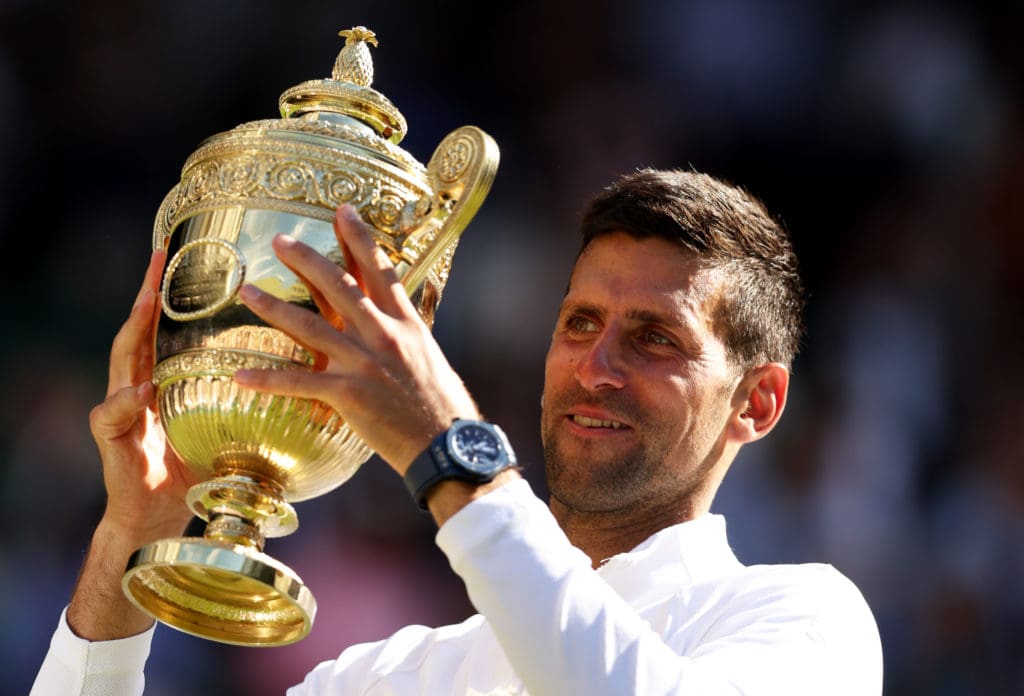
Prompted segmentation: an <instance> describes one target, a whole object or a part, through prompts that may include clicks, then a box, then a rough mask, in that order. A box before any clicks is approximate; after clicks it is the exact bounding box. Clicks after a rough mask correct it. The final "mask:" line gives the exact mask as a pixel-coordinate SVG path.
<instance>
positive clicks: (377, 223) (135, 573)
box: [122, 27, 498, 646]
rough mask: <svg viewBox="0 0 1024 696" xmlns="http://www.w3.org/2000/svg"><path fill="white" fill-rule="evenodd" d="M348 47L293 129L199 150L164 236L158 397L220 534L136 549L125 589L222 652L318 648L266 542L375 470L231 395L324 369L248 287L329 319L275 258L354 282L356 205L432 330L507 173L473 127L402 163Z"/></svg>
mask: <svg viewBox="0 0 1024 696" xmlns="http://www.w3.org/2000/svg"><path fill="white" fill-rule="evenodd" d="M340 35H341V36H344V37H345V38H346V41H345V46H344V48H342V49H341V52H340V54H339V55H338V58H337V60H336V62H335V65H334V69H333V71H332V76H331V78H330V79H323V80H312V81H308V82H304V83H302V84H299V85H296V86H295V87H292V88H291V89H289V90H287V91H285V92H284V94H282V95H281V98H280V103H279V106H280V111H281V115H282V117H283V118H281V119H275V120H262V121H254V122H251V123H244V124H242V125H240V126H238V127H237V128H234V129H232V130H230V131H227V132H224V133H219V134H217V135H214V136H212V137H210V138H208V139H206V140H205V141H203V142H202V143H201V144H200V145H199V147H198V148H197V149H196V151H195V152H194V153H193V154H192V155H191V156H190V157H189V158H188V159H187V160H186V162H185V165H184V167H183V168H182V174H181V181H180V182H179V183H178V184H177V185H176V186H175V187H174V188H173V189H172V190H171V191H170V193H168V195H167V196H166V198H165V199H164V201H163V203H162V205H161V206H160V209H159V211H158V213H157V217H156V223H155V225H154V231H153V247H154V249H161V248H166V249H167V252H168V262H167V266H166V268H165V270H164V276H163V281H162V287H161V303H162V312H161V316H160V319H159V323H158V326H157V333H156V366H155V368H154V373H153V381H154V383H155V384H156V387H157V402H158V405H159V414H160V420H161V423H162V425H163V428H164V430H165V431H166V435H167V439H168V442H169V443H170V445H171V446H172V447H173V448H174V451H175V452H177V454H178V455H179V456H180V457H181V459H182V460H183V461H184V462H185V464H186V465H187V466H188V467H189V469H190V470H191V471H192V472H193V473H194V474H195V475H196V477H197V479H198V480H199V483H197V484H196V485H194V486H193V487H192V488H191V489H190V490H189V492H188V494H187V497H186V503H187V504H188V506H189V508H190V509H191V510H192V511H193V512H194V514H196V515H197V516H199V517H201V518H202V519H204V520H206V522H207V525H206V531H205V533H204V535H203V536H202V537H184V538H176V539H163V540H160V541H157V542H155V543H152V544H149V545H147V546H144V547H143V548H141V549H139V550H138V551H136V552H135V554H133V556H132V557H131V559H130V560H129V562H128V567H127V570H126V572H125V575H124V578H123V581H122V587H123V589H124V591H125V593H126V594H127V596H128V597H129V598H130V599H131V600H132V602H133V603H135V605H136V606H138V607H139V608H141V609H142V610H143V611H145V612H147V613H149V614H150V615H152V616H153V617H154V618H156V619H158V620H159V621H161V622H163V623H166V624H168V625H170V626H173V627H174V628H177V629H179V630H182V631H185V632H186V633H191V634H193V635H197V636H201V637H203V638H208V639H211V640H216V641H220V642H225V643H232V644H237V645H254V646H271V645H284V644H287V643H292V642H294V641H297V640H300V639H301V638H303V637H305V636H306V634H308V633H309V631H310V629H311V628H312V623H313V619H314V616H315V613H316V602H315V600H314V599H313V595H312V593H311V592H310V591H309V589H308V588H307V587H306V586H305V585H304V584H303V583H302V580H301V579H300V578H299V576H298V575H296V574H295V573H294V572H293V571H292V570H291V569H290V568H288V567H287V566H285V565H284V564H283V563H280V562H279V561H277V560H275V559H274V558H272V557H270V556H269V555H267V554H265V553H263V546H264V542H265V540H266V538H268V537H277V536H283V535H286V534H290V533H291V532H293V531H295V529H296V528H297V526H298V517H297V515H296V513H295V510H294V508H293V507H292V505H291V503H294V502H297V501H301V500H306V499H309V498H313V497H316V496H320V495H323V494H324V493H327V492H328V491H330V490H332V489H334V488H336V487H337V486H339V485H341V484H342V483H344V482H345V481H346V480H347V479H349V478H350V477H351V476H352V475H353V474H354V473H355V472H356V470H357V469H358V468H359V466H360V465H361V464H362V463H363V462H364V461H366V459H368V458H369V456H370V455H371V451H370V450H369V449H368V448H367V447H366V445H365V444H364V443H363V442H362V441H361V440H360V439H359V438H358V437H356V436H355V435H354V434H353V433H352V432H351V431H350V430H349V428H348V427H347V426H346V424H345V422H344V421H343V420H342V419H341V418H340V417H339V415H338V414H337V413H336V412H335V411H334V410H333V409H332V408H331V407H329V406H327V405H326V404H324V403H322V402H319V401H316V400H311V399H299V398H292V397H283V396H278V395H274V394H264V393H259V392H255V391H252V390H249V389H243V388H241V387H239V386H238V385H236V384H235V383H234V381H233V380H232V375H233V373H234V372H235V370H238V369H242V368H259V369H274V370H304V369H312V368H313V367H314V358H313V356H312V355H311V354H310V353H309V352H308V351H306V350H305V349H304V348H303V347H302V346H300V345H298V344H297V343H296V342H295V341H293V340H292V339H291V338H289V337H288V336H287V335H286V334H284V333H283V332H282V331H279V330H278V329H275V328H273V327H270V326H268V325H267V324H266V323H264V322H263V321H262V320H260V319H259V318H257V317H256V315H255V314H253V313H252V312H251V311H250V310H249V309H248V308H246V307H245V305H244V304H242V302H241V301H240V300H239V299H238V297H237V292H238V290H239V288H240V287H241V286H242V284H243V283H251V284H253V285H256V286H258V287H259V288H260V289H261V290H263V291H265V292H268V293H271V294H273V295H275V296H277V297H279V298H282V299H285V300H287V301H289V302H292V303H295V304H297V305H300V306H303V307H306V308H308V309H310V310H312V311H317V309H316V306H315V303H314V302H313V300H312V298H311V297H310V294H309V291H308V290H307V288H306V287H305V285H304V284H303V283H302V281H301V280H300V279H299V278H297V277H296V276H295V275H294V274H293V273H292V272H291V271H290V270H289V269H288V268H287V267H285V266H284V265H283V264H282V263H280V261H278V259H277V258H276V256H275V255H274V252H273V250H272V249H271V244H270V242H271V239H272V238H273V237H274V235H276V234H278V233H286V234H289V235H291V236H293V237H294V238H296V239H299V240H301V241H303V242H305V243H306V244H308V245H310V246H312V247H313V248H315V249H316V250H317V251H319V252H320V253H322V254H324V255H325V256H326V257H327V258H329V259H331V260H332V261H335V262H336V263H338V264H339V265H341V266H343V265H344V259H343V254H342V252H341V250H340V249H339V248H338V243H337V240H336V238H335V235H334V231H333V227H332V221H333V218H334V211H335V209H336V208H337V207H338V206H340V205H342V204H350V205H353V206H355V208H356V209H357V210H358V211H359V213H360V216H361V217H362V218H363V220H364V221H366V223H367V224H368V226H369V227H370V228H371V232H372V234H373V235H374V238H375V240H376V242H377V244H378V245H379V246H380V247H381V248H382V249H383V250H384V251H385V252H386V253H387V254H388V256H389V258H390V259H391V260H392V262H393V263H394V264H395V266H396V269H397V270H398V272H399V275H400V276H401V278H402V282H403V284H404V286H405V288H406V290H407V291H408V293H409V294H410V297H412V299H413V301H414V303H415V305H416V307H417V309H418V311H419V312H420V315H421V316H422V317H423V319H424V320H425V321H426V322H427V323H428V324H432V322H433V316H434V310H435V309H436V306H437V303H438V302H439V300H440V297H441V292H442V290H443V289H444V286H445V283H446V282H447V279H448V273H449V270H450V268H451V261H452V255H453V254H454V251H455V246H456V244H457V242H458V239H459V235H460V234H461V233H462V231H463V229H465V227H466V225H467V224H468V222H469V220H470V219H471V218H472V217H473V215H474V214H475V213H476V211H477V210H478V209H479V207H480V205H481V203H482V202H483V199H484V198H485V197H486V195H487V192H488V190H489V189H490V186H491V182H492V181H493V178H494V174H495V172H496V170H497V166H498V148H497V145H496V144H495V143H494V141H493V140H492V139H491V138H490V137H489V136H488V135H487V134H486V133H484V132H483V131H481V130H480V129H478V128H476V127H474V126H464V127H461V128H458V129H456V130H455V131H453V132H452V133H450V134H449V135H447V136H446V137H445V138H444V139H443V140H442V141H441V143H440V144H439V145H438V146H437V148H436V150H435V151H434V154H433V156H432V157H431V159H430V162H429V163H428V164H427V166H426V167H424V166H423V165H422V164H420V163H419V162H418V161H417V160H415V159H414V158H413V157H412V156H411V155H409V154H408V153H406V152H405V151H404V150H403V149H402V148H400V147H399V146H398V143H399V142H400V141H401V139H402V137H403V136H404V135H405V131H406V122H405V119H404V117H403V116H402V114H401V113H400V112H399V111H398V110H397V109H396V108H395V107H394V106H393V105H392V104H391V102H390V101H388V100H387V99H386V98H385V97H384V96H383V95H381V94H380V93H378V92H377V91H376V90H374V89H373V88H372V87H371V86H370V85H371V82H372V79H373V64H372V61H371V59H370V52H369V48H368V44H369V45H374V46H376V45H377V42H376V38H375V36H374V34H373V32H371V31H369V30H367V29H365V28H364V27H355V28H353V29H349V30H345V31H342V32H340Z"/></svg>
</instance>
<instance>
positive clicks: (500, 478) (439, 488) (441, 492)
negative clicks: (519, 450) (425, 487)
mask: <svg viewBox="0 0 1024 696" xmlns="http://www.w3.org/2000/svg"><path fill="white" fill-rule="evenodd" d="M522 478H523V477H522V475H521V474H520V473H519V471H518V470H517V469H506V470H504V471H502V472H501V473H499V474H498V475H497V476H495V477H494V478H493V479H491V480H490V481H488V482H487V483H469V482H467V481H458V480H456V479H450V480H448V481H442V482H441V483H439V484H437V485H436V486H434V487H433V488H431V489H430V491H429V492H428V493H427V507H428V508H429V509H430V514H431V515H432V516H433V518H434V522H436V523H437V526H438V527H440V526H442V525H443V524H444V523H445V522H447V521H448V520H449V519H450V518H451V517H452V516H454V515H455V513H457V512H458V511H459V510H461V509H462V508H464V507H466V506H467V505H469V504H470V503H472V502H473V501H474V500H477V499H479V498H482V497H483V496H485V495H487V494H488V493H490V492H492V491H495V490H497V489H499V488H501V487H502V486H505V485H508V484H509V483H512V482H513V481H518V480H520V479H522Z"/></svg>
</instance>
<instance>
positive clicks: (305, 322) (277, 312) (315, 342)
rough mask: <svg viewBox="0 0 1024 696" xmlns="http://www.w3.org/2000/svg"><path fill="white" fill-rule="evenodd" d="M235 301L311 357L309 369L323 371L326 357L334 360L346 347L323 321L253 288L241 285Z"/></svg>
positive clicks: (345, 340) (346, 341) (344, 340)
mask: <svg viewBox="0 0 1024 696" xmlns="http://www.w3.org/2000/svg"><path fill="white" fill-rule="evenodd" d="M238 297H239V298H240V299H241V300H242V302H244V303H245V305H246V306H247V307H248V308H249V309H251V310H252V311H253V313H255V314H256V316H258V317H260V318H261V319H263V320H264V321H266V322H267V323H268V324H270V325H271V326H274V327H276V328H278V329H280V330H281V331H283V332H284V333H286V334H287V335H288V336H289V338H291V339H292V340H293V341H295V342H296V343H298V344H299V345H301V346H303V347H304V348H306V350H309V351H310V352H312V353H313V354H314V357H315V363H314V365H313V369H314V370H317V369H323V368H324V367H325V366H326V364H327V355H329V354H330V355H335V356H337V355H338V354H339V353H342V352H344V351H346V350H347V349H348V348H349V347H350V343H351V341H350V340H349V339H348V337H347V336H345V334H343V333H341V332H339V331H338V330H337V329H335V328H334V327H333V326H332V325H331V324H330V323H328V322H327V320H325V319H324V318H323V317H321V316H319V315H317V314H314V313H313V312H311V311H309V310H307V309H304V308H302V307H299V306H296V305H293V304H291V303H290V302H285V301H284V300H281V299H278V298H276V297H274V296H273V295H271V294H270V293H266V292H263V291H262V290H260V289H259V288H257V287H256V286H255V285H243V286H242V288H241V289H240V290H239V291H238Z"/></svg>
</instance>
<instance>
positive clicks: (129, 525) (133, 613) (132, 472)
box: [68, 251, 194, 640]
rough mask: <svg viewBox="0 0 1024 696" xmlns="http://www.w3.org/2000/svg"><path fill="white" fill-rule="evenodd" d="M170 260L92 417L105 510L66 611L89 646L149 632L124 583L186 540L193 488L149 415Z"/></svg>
mask: <svg viewBox="0 0 1024 696" xmlns="http://www.w3.org/2000/svg"><path fill="white" fill-rule="evenodd" d="M166 259H167V255H166V253H165V252H163V251H158V252H155V253H154V254H153V258H152V259H151V260H150V263H149V268H148V269H147V271H146V278H145V280H144V281H143V284H142V288H141V289H140V290H139V294H138V297H137V298H136V300H135V306H134V307H133V308H132V312H131V314H130V315H129V317H128V320H127V321H126V322H125V324H124V326H122V327H121V330H120V331H119V332H118V334H117V337H116V338H115V339H114V344H113V347H112V348H111V352H110V372H109V382H108V386H107V398H106V400H105V401H104V402H103V403H102V404H100V405H99V406H97V407H96V408H94V409H93V411H92V413H91V414H90V417H89V424H90V427H91V429H92V435H93V438H94V439H95V440H96V445H97V447H98V448H99V453H100V459H101V460H102V462H103V481H104V484H105V486H106V489H107V506H106V509H105V511H104V513H103V518H102V520H101V521H100V524H99V526H98V527H97V528H96V532H95V533H94V534H93V539H92V544H91V546H90V548H89V554H88V557H87V558H86V562H85V566H84V567H83V569H82V574H81V576H80V577H79V580H78V585H77V586H76V587H75V592H74V595H72V598H71V604H70V605H69V607H68V624H69V625H70V626H71V628H72V630H74V631H75V633H77V634H78V635H80V636H82V637H83V638H88V639H90V640H109V639H112V638H121V637H124V636H128V635H132V634H134V633H139V632H140V631H142V630H145V629H146V628H147V627H148V626H149V625H150V624H152V620H151V619H150V618H149V617H148V616H146V615H145V614H143V613H142V612H139V611H138V610H136V609H135V608H134V606H132V605H131V604H130V603H129V602H128V600H127V598H126V597H125V596H124V595H123V594H122V592H121V575H122V574H123V573H124V570H125V565H126V564H127V562H128V558H129V556H130V555H131V554H132V552H134V550H135V549H136V548H138V547H139V546H142V545H144V544H147V543H150V542H152V541H156V540H157V539H161V538H163V537H167V536H177V535H179V534H181V532H182V530H183V529H184V528H185V525H186V524H187V523H188V520H189V519H190V517H191V513H190V512H189V510H188V508H187V507H186V505H185V503H184V497H185V492H186V491H187V490H188V487H189V486H190V485H191V484H192V483H194V480H193V478H192V476H191V475H190V473H189V471H188V470H187V469H186V467H185V465H184V464H183V463H182V461H181V460H180V459H179V458H178V457H177V455H175V454H174V452H173V451H172V450H171V449H170V447H169V446H168V445H167V444H166V442H165V440H164V434H163V430H162V429H161V428H160V425H159V423H158V422H157V416H156V413H155V411H154V409H153V408H152V406H153V398H154V389H153V385H152V383H151V382H150V380H151V379H152V376H153V361H154V354H153V349H154V340H153V339H154V332H155V331H156V321H157V319H158V317H159V312H160V309H159V302H158V300H157V297H158V295H157V290H158V288H159V286H160V274H161V272H162V270H163V266H164V263H165V261H166Z"/></svg>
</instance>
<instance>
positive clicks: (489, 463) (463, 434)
mask: <svg viewBox="0 0 1024 696" xmlns="http://www.w3.org/2000/svg"><path fill="white" fill-rule="evenodd" d="M451 436H452V437H451V442H450V447H451V451H452V453H453V454H454V455H456V456H457V457H458V458H459V461H460V462H461V463H462V465H463V466H465V467H467V468H469V469H471V470H473V471H479V472H481V473H486V472H489V471H490V470H491V469H493V468H494V466H495V464H503V463H504V460H505V457H504V454H503V453H504V448H503V447H502V444H501V441H500V440H499V439H498V436H497V435H496V434H495V433H494V432H492V431H491V430H490V429H489V428H486V427H484V426H482V425H479V424H477V423H467V424H465V425H462V426H461V427H458V428H455V429H453V430H452V432H451Z"/></svg>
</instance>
